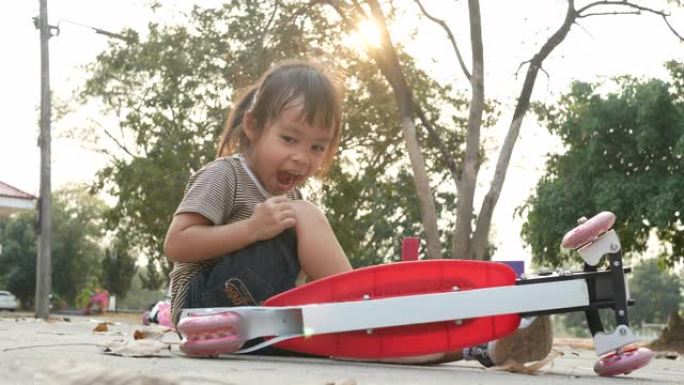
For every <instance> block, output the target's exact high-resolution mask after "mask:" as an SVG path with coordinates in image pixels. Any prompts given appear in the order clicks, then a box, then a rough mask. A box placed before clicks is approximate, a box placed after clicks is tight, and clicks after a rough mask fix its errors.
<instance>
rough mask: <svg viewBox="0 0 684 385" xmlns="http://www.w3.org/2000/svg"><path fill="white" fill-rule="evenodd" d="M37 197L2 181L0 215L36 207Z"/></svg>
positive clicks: (0, 187)
mask: <svg viewBox="0 0 684 385" xmlns="http://www.w3.org/2000/svg"><path fill="white" fill-rule="evenodd" d="M36 199H37V198H36V197H35V196H33V195H31V194H29V193H27V192H24V191H21V190H19V189H18V188H16V187H13V186H10V185H8V184H7V183H4V182H2V181H0V217H6V216H9V215H10V214H12V213H15V212H17V211H23V210H33V209H35V208H36Z"/></svg>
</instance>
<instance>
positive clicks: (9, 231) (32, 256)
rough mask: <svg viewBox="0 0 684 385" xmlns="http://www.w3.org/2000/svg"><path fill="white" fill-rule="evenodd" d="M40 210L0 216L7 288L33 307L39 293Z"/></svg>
mask: <svg viewBox="0 0 684 385" xmlns="http://www.w3.org/2000/svg"><path fill="white" fill-rule="evenodd" d="M35 228H36V213H35V212H33V211H32V212H23V213H18V214H15V215H13V216H11V217H9V218H0V244H2V254H0V266H2V269H0V276H2V278H1V280H2V281H3V282H4V283H5V285H3V287H6V288H7V289H8V290H9V291H11V292H12V293H13V294H14V295H16V296H17V298H19V301H21V306H22V307H24V308H32V307H33V301H34V299H35V292H36V255H37V251H36V240H37V238H36V232H35Z"/></svg>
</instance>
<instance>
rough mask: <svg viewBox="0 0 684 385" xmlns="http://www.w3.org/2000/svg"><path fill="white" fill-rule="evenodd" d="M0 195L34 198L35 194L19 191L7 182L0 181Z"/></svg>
mask: <svg viewBox="0 0 684 385" xmlns="http://www.w3.org/2000/svg"><path fill="white" fill-rule="evenodd" d="M0 197H8V198H16V199H31V200H33V199H36V197H35V196H33V195H31V194H29V193H27V192H24V191H21V190H19V189H18V188H16V187H13V186H10V185H8V184H7V183H4V182H0Z"/></svg>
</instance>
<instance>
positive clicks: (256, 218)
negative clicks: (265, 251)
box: [249, 195, 296, 241]
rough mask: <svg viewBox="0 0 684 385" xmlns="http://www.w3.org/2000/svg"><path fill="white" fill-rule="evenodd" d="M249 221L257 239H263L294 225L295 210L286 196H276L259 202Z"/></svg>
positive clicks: (251, 230)
mask: <svg viewBox="0 0 684 385" xmlns="http://www.w3.org/2000/svg"><path fill="white" fill-rule="evenodd" d="M249 222H250V223H249V230H250V233H251V234H253V236H254V239H255V241H262V240H265V239H271V238H273V237H275V236H276V235H278V234H280V233H281V232H282V231H283V230H285V229H287V228H289V227H292V226H294V225H295V224H296V221H295V212H294V209H293V208H292V205H291V204H290V201H289V199H288V198H287V197H286V196H284V195H281V196H275V197H272V198H269V199H267V200H266V201H264V202H263V203H259V204H257V205H256V207H255V208H254V214H252V217H251V218H249Z"/></svg>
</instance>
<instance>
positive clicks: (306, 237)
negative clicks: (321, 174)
mask: <svg viewBox="0 0 684 385" xmlns="http://www.w3.org/2000/svg"><path fill="white" fill-rule="evenodd" d="M292 207H293V208H294V211H295V218H296V220H297V224H296V226H295V231H296V233H297V254H299V264H300V265H301V267H302V271H303V272H304V274H306V276H307V277H308V279H309V280H316V279H319V278H323V277H327V276H329V275H333V274H337V273H342V272H345V271H350V270H352V267H351V264H350V263H349V260H348V259H347V257H346V255H345V254H344V251H343V250H342V247H341V246H340V243H339V242H338V241H337V238H336V237H335V233H333V231H332V228H331V227H330V223H328V219H327V218H326V217H325V214H324V213H323V212H322V211H321V210H320V209H319V208H318V207H317V206H316V205H314V204H312V203H310V202H307V201H293V202H292Z"/></svg>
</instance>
